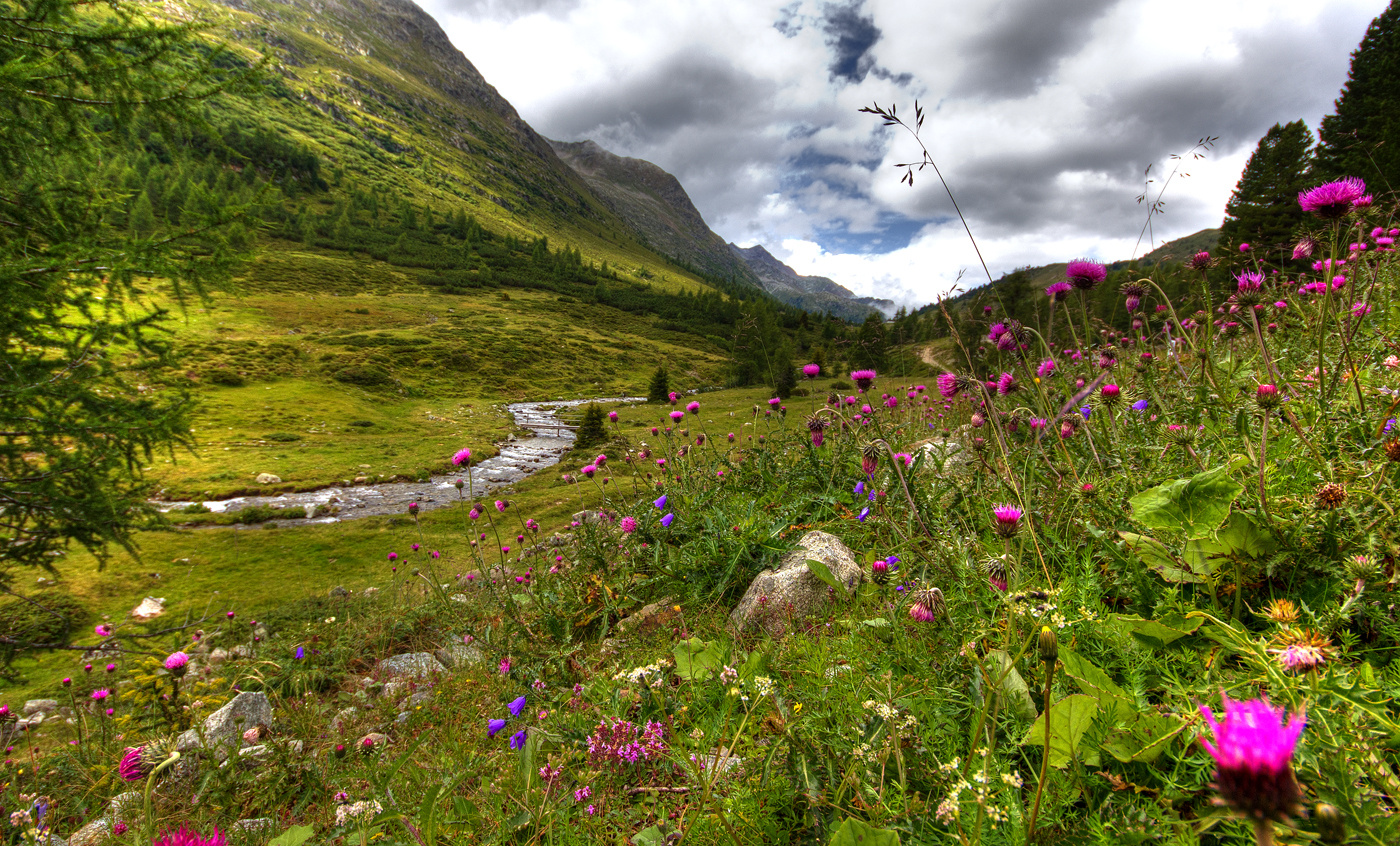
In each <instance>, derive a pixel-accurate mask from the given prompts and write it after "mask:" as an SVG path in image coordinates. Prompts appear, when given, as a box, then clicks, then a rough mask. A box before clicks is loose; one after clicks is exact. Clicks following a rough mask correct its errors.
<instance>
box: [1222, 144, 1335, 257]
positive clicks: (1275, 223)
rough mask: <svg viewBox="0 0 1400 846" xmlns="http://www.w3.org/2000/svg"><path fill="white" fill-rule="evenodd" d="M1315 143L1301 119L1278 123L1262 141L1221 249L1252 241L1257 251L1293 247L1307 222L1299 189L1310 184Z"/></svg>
mask: <svg viewBox="0 0 1400 846" xmlns="http://www.w3.org/2000/svg"><path fill="white" fill-rule="evenodd" d="M1312 143H1313V138H1312V131H1311V130H1309V129H1308V127H1307V125H1306V124H1304V123H1303V122H1302V121H1301V120H1295V121H1293V122H1292V123H1287V124H1277V123H1276V124H1274V125H1273V127H1272V128H1270V129H1269V131H1268V133H1266V134H1265V135H1264V137H1263V138H1260V139H1259V146H1258V147H1256V148H1255V149H1254V154H1253V155H1251V156H1250V157H1249V162H1248V163H1246V164H1245V166H1244V172H1243V173H1241V174H1240V181H1239V183H1238V184H1236V185H1235V192H1234V193H1233V194H1231V195H1230V201H1229V202H1228V203H1226V204H1225V215H1226V216H1225V222H1224V223H1223V224H1221V227H1220V246H1219V249H1221V250H1225V251H1237V250H1238V249H1239V245H1240V244H1241V243H1248V244H1250V245H1251V246H1253V247H1254V251H1255V253H1256V254H1260V255H1271V254H1276V251H1277V249H1279V248H1282V247H1288V246H1291V244H1292V239H1293V230H1294V229H1296V228H1297V227H1298V225H1299V224H1300V223H1302V222H1303V209H1302V208H1301V207H1300V206H1299V205H1298V192H1300V191H1303V190H1304V189H1306V188H1307V187H1308V185H1309V179H1308V175H1307V171H1308V165H1309V163H1310V162H1311V160H1312ZM1264 250H1267V251H1270V252H1269V253H1262V252H1261V251H1264Z"/></svg>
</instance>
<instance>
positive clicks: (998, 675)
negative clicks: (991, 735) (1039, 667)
mask: <svg viewBox="0 0 1400 846" xmlns="http://www.w3.org/2000/svg"><path fill="white" fill-rule="evenodd" d="M987 663H988V665H989V666H988V667H987V672H988V673H990V674H991V676H992V683H993V684H994V685H995V684H996V683H997V680H998V679H1000V680H1001V684H1000V688H999V689H1000V691H1001V694H1002V696H1003V697H1005V701H1006V706H1007V707H1008V708H1010V709H1011V713H1013V714H1015V715H1016V716H1018V717H1020V718H1021V719H1023V720H1034V719H1035V715H1036V708H1035V700H1034V699H1032V698H1031V691H1030V688H1028V687H1027V686H1026V680H1025V679H1023V678H1021V674H1020V673H1019V672H1017V671H1016V665H1015V662H1013V661H1012V660H1011V656H1010V655H1007V654H1006V653H1005V652H1003V651H1002V650H1000V649H993V650H992V651H991V652H988V653H987Z"/></svg>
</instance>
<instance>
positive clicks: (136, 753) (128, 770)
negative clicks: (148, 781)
mask: <svg viewBox="0 0 1400 846" xmlns="http://www.w3.org/2000/svg"><path fill="white" fill-rule="evenodd" d="M145 748H146V747H144V746H128V747H126V754H124V755H122V761H121V763H120V764H118V765H117V773H118V774H119V775H120V776H121V777H122V778H123V779H125V780H126V781H140V780H141V779H143V778H145V777H146V776H147V775H148V774H150V771H151V768H150V767H149V766H147V765H146V763H145V761H144V760H143V756H142V754H141V753H142V752H144V751H145Z"/></svg>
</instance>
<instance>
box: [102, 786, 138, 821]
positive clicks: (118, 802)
mask: <svg viewBox="0 0 1400 846" xmlns="http://www.w3.org/2000/svg"><path fill="white" fill-rule="evenodd" d="M140 807H141V791H139V790H128V791H127V792H125V793H118V794H117V795H116V796H113V797H112V801H110V802H108V803H107V813H108V814H109V815H110V816H112V817H114V818H116V819H121V818H122V814H125V813H126V812H128V811H133V812H134V811H137V810H139V809H140Z"/></svg>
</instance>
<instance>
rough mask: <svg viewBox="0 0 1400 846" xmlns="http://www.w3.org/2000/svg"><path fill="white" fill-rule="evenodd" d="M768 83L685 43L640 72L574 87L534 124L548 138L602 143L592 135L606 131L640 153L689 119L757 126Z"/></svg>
mask: <svg viewBox="0 0 1400 846" xmlns="http://www.w3.org/2000/svg"><path fill="white" fill-rule="evenodd" d="M775 90H776V85H775V84H774V83H773V82H771V81H769V80H765V79H760V78H758V77H755V76H753V75H751V74H749V73H747V72H745V71H742V70H740V69H739V68H736V67H735V66H734V65H733V64H731V63H730V62H729V61H727V60H725V59H723V58H720V57H718V56H715V55H713V54H710V53H708V52H704V51H701V50H691V51H689V52H684V53H676V54H673V55H671V56H668V57H667V58H666V59H665V61H663V62H662V63H661V64H659V65H657V66H656V67H654V68H651V69H649V70H648V72H647V73H646V74H645V75H638V76H633V77H631V78H629V79H627V80H625V81H624V82H622V83H621V84H617V83H614V82H607V83H599V84H598V85H597V86H596V88H595V89H594V90H592V91H583V92H580V94H579V96H577V97H573V98H570V100H569V101H568V102H566V103H563V104H560V105H559V106H558V107H556V108H555V109H553V110H551V111H550V113H549V114H548V116H547V118H546V120H545V121H543V122H542V126H541V128H542V129H543V131H544V132H545V134H547V135H549V137H551V138H576V137H594V138H595V140H598V141H599V143H603V141H602V139H601V138H597V137H596V136H598V135H603V136H608V137H610V138H612V139H614V143H618V142H622V143H625V145H626V146H627V148H628V150H629V151H632V152H628V153H627V155H640V153H638V152H636V151H638V150H645V149H646V148H648V147H650V146H652V145H657V144H665V143H666V142H667V141H668V139H670V138H671V137H672V136H673V135H675V134H676V133H677V132H681V131H683V130H685V129H686V128H688V127H696V126H700V125H704V126H711V127H714V126H720V127H729V128H731V130H732V129H733V128H735V127H738V126H761V125H762V124H763V123H764V122H765V121H766V119H767V118H766V117H765V116H764V114H763V113H764V112H766V111H767V109H768V106H769V104H770V102H771V100H772V98H773V92H774V91H775ZM604 146H607V144H604ZM610 149H613V151H614V152H618V153H621V152H623V151H621V150H617V149H615V148H610ZM714 153H715V154H718V155H723V151H714Z"/></svg>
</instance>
